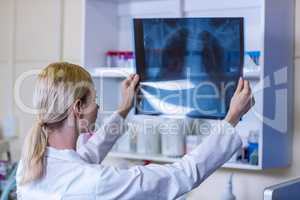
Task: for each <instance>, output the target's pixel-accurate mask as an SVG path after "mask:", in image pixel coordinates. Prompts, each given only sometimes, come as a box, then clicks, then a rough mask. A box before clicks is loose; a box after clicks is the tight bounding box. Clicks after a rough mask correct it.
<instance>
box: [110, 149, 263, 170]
mask: <svg viewBox="0 0 300 200" xmlns="http://www.w3.org/2000/svg"><path fill="white" fill-rule="evenodd" d="M108 156H109V157H112V158H121V159H127V160H140V161H151V162H158V163H165V164H168V163H174V162H177V161H179V160H180V158H173V157H167V156H162V155H160V154H157V155H144V154H138V153H123V152H111V153H109V154H108ZM222 167H223V168H231V169H247V170H260V167H259V166H255V165H249V164H243V163H231V162H228V163H226V164H224V165H223V166H222Z"/></svg>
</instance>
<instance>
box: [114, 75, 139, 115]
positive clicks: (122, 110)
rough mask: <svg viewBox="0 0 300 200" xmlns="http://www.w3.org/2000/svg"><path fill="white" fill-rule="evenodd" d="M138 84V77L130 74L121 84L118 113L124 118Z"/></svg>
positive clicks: (130, 106)
mask: <svg viewBox="0 0 300 200" xmlns="http://www.w3.org/2000/svg"><path fill="white" fill-rule="evenodd" d="M138 82H139V75H137V74H131V75H130V76H129V77H128V78H127V79H126V80H124V81H123V82H122V86H121V92H122V103H121V105H120V106H119V109H118V111H117V112H118V113H119V114H120V115H121V116H122V117H123V118H126V116H127V114H128V113H129V111H130V109H131V108H132V105H133V99H134V96H135V93H136V85H137V83H138Z"/></svg>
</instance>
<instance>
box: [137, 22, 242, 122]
mask: <svg viewBox="0 0 300 200" xmlns="http://www.w3.org/2000/svg"><path fill="white" fill-rule="evenodd" d="M133 24H134V45H135V57H136V72H137V73H138V74H139V75H140V84H139V89H138V94H137V98H136V104H135V112H136V114H146V115H171V116H188V117H193V118H210V119H216V118H217V119H222V118H224V117H225V115H226V113H227V111H228V108H229V104H230V99H231V97H232V96H233V93H234V91H235V89H236V86H237V83H238V79H239V77H240V76H241V75H242V71H243V63H244V61H243V59H244V28H243V27H244V25H243V24H244V22H243V18H163V19H161V18H160V19H154V18H152V19H149V18H148V19H134V23H133Z"/></svg>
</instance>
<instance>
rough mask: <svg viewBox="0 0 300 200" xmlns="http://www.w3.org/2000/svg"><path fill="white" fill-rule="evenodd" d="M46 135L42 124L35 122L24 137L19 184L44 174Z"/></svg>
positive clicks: (36, 178)
mask: <svg viewBox="0 0 300 200" xmlns="http://www.w3.org/2000/svg"><path fill="white" fill-rule="evenodd" d="M47 142H48V135H47V132H46V130H45V128H44V124H43V123H40V122H36V123H35V124H34V126H33V127H32V129H31V130H30V132H29V134H28V135H27V136H26V138H25V144H24V149H23V154H22V161H21V162H22V165H23V168H22V170H23V171H22V178H21V184H26V183H29V182H32V181H35V180H38V179H40V178H41V177H42V176H43V175H44V154H45V152H46V147H47Z"/></svg>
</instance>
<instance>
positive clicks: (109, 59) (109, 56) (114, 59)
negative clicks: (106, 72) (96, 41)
mask: <svg viewBox="0 0 300 200" xmlns="http://www.w3.org/2000/svg"><path fill="white" fill-rule="evenodd" d="M105 56H106V66H107V67H118V57H119V54H118V52H117V51H108V52H106V54H105Z"/></svg>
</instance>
